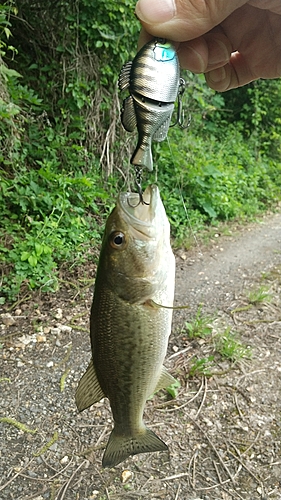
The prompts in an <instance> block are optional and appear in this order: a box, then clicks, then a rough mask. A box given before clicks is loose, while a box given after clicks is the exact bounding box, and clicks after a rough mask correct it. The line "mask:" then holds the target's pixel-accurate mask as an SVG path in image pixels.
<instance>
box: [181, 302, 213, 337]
mask: <svg viewBox="0 0 281 500" xmlns="http://www.w3.org/2000/svg"><path fill="white" fill-rule="evenodd" d="M211 321H212V318H211V317H210V316H204V315H203V314H202V306H199V307H198V310H197V313H196V315H195V317H194V318H193V319H192V321H190V322H186V323H185V326H184V329H185V330H186V332H187V334H188V337H189V338H190V339H194V338H196V337H200V338H204V337H206V336H208V335H211V333H212V326H211V324H210V322H211Z"/></svg>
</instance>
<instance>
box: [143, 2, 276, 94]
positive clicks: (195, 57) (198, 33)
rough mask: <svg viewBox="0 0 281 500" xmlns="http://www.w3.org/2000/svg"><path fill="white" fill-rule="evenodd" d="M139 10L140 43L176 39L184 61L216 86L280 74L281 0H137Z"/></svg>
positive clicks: (183, 64) (232, 85) (229, 86)
mask: <svg viewBox="0 0 281 500" xmlns="http://www.w3.org/2000/svg"><path fill="white" fill-rule="evenodd" d="M170 4H171V5H170ZM136 14H137V16H138V18H139V19H140V21H141V23H142V25H143V28H144V30H143V31H142V33H141V37H140V44H143V43H145V42H146V41H148V40H150V39H151V35H153V36H161V37H162V38H168V39H170V40H173V41H175V42H178V44H177V45H178V56H179V60H180V64H181V67H182V68H184V69H189V70H191V71H193V72H194V73H205V77H206V81H207V83H208V85H209V86H210V87H211V88H213V89H214V90H217V91H225V90H229V89H232V88H235V87H240V86H242V85H245V84H246V83H249V82H251V81H252V80H256V79H258V78H277V77H280V76H281V1H280V0H251V1H245V0H205V1H200V2H199V1H198V2H196V1H193V0H174V1H173V0H170V1H169V0H139V1H138V2H137V5H136Z"/></svg>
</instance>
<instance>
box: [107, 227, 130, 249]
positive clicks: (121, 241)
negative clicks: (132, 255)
mask: <svg viewBox="0 0 281 500" xmlns="http://www.w3.org/2000/svg"><path fill="white" fill-rule="evenodd" d="M126 243H127V242H126V238H125V234H124V233H122V232H121V231H114V233H111V235H110V245H111V246H112V248H116V249H117V250H123V248H124V247H125V246H126Z"/></svg>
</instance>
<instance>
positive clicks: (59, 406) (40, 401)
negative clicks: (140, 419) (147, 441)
mask: <svg viewBox="0 0 281 500" xmlns="http://www.w3.org/2000/svg"><path fill="white" fill-rule="evenodd" d="M84 272H85V270H83V273H84ZM86 272H87V277H89V278H92V277H93V276H94V273H95V266H94V265H93V266H92V267H91V268H90V269H87V270H86ZM64 278H65V281H67V280H68V277H67V276H64ZM83 278H84V274H83V276H82V274H81V276H77V279H76V281H75V283H73V282H71V281H70V280H69V281H68V282H67V283H66V284H65V285H64V287H63V288H61V289H60V291H59V292H57V293H56V294H45V295H40V294H38V293H37V294H34V296H33V297H32V298H29V299H28V300H24V297H22V299H23V300H22V301H19V302H18V303H17V304H16V305H15V306H14V307H13V308H12V309H9V308H8V307H6V308H5V307H3V308H2V311H1V321H2V330H1V332H0V335H1V339H0V356H1V373H0V388H1V399H0V405H1V407H0V412H1V413H0V442H1V447H0V472H1V474H0V498H1V499H5V500H6V499H7V500H12V499H16V500H29V499H35V500H47V499H48V500H49V499H50V500H63V499H64V500H94V499H96V500H107V499H110V500H114V499H120V500H121V499H132V500H133V499H139V498H144V499H154V498H155V499H167V500H170V499H171V500H183V499H187V500H200V499H201V500H231V499H235V500H236V499H243V500H258V499H259V500H266V499H267V500H271V499H275V500H281V299H280V292H281V214H280V213H277V214H270V215H267V216H265V217H264V218H262V219H261V220H260V221H259V222H258V223H255V224H250V225H249V226H247V227H244V228H242V229H241V228H240V229H239V228H235V227H232V228H231V230H229V231H228V235H227V236H223V235H221V234H220V233H219V232H217V233H215V232H214V236H213V238H212V240H211V241H210V242H209V243H208V245H207V246H206V247H205V246H204V247H203V246H200V245H199V246H196V247H195V248H194V249H192V250H191V251H189V252H184V251H178V252H177V281H176V305H178V304H188V305H189V308H188V309H185V310H181V311H176V312H175V313H174V323H173V331H172V334H171V338H170V344H169V350H168V353H167V362H166V366H167V367H168V368H169V371H170V372H171V373H172V374H173V375H174V376H175V377H176V378H178V379H179V380H180V382H181V388H180V389H179V393H178V395H177V397H176V398H175V399H172V398H171V396H170V395H169V394H167V392H165V391H160V392H159V393H158V394H156V395H155V396H154V397H153V398H152V399H151V400H149V401H148V403H147V406H146V410H145V420H146V422H147V424H148V427H150V428H152V429H154V430H155V431H156V433H157V434H158V435H159V437H161V438H162V439H163V440H164V441H165V442H166V443H167V444H168V446H169V455H168V454H167V453H154V454H143V455H138V456H135V457H132V458H130V459H128V460H127V461H126V462H124V463H122V464H120V465H119V466H117V467H115V468H113V469H105V470H103V469H102V468H101V457H102V454H103V450H104V446H105V444H106V442H107V438H108V436H109V433H110V431H111V429H112V417H111V412H110V407H109V404H108V401H107V400H103V401H102V402H100V403H98V404H96V405H94V406H93V407H91V408H90V409H89V410H86V411H85V412H83V413H81V414H78V412H77V410H76V407H75V403H74V393H75V389H76V387H77V382H78V380H79V379H80V377H81V375H82V374H83V372H84V370H85V368H86V367H87V364H88V361H89V359H90V355H91V354H90V343H89V336H88V319H89V310H90V306H91V300H92V291H93V290H92V287H86V288H85V286H84V284H85V282H84V281H83ZM250 292H251V294H250V295H249V293H250ZM200 304H201V305H200ZM198 307H199V309H198ZM198 311H199V312H198ZM200 311H201V312H200ZM196 315H197V316H196ZM196 317H197V320H195V319H194V318H196ZM196 321H197V326H198V330H200V331H201V333H202V331H203V330H204V332H205V334H206V336H205V337H203V338H202V337H196V336H195V337H194V338H193V339H190V337H189V335H188V327H187V326H186V323H188V324H189V325H193V327H194V325H195V323H196ZM223 338H230V339H234V341H235V351H234V354H233V355H232V358H231V357H230V358H229V357H226V356H225V354H222V353H221V352H220V351H221V348H220V346H219V343H218V339H223ZM240 343H241V344H240ZM228 354H229V353H228Z"/></svg>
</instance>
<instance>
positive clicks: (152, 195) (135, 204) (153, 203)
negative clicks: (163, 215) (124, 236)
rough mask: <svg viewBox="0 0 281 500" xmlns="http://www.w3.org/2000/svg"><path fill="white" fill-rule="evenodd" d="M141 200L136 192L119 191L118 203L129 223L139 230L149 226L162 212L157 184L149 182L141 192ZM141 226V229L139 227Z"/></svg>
mask: <svg viewBox="0 0 281 500" xmlns="http://www.w3.org/2000/svg"><path fill="white" fill-rule="evenodd" d="M143 201H144V203H142V201H141V200H140V196H139V194H138V193H120V195H119V200H118V204H119V206H120V208H121V209H122V211H123V214H124V215H125V217H126V218H127V219H129V223H130V224H132V225H133V226H134V227H135V229H137V230H138V231H140V232H145V228H149V227H151V226H152V225H153V224H154V222H155V219H156V217H158V216H159V213H160V212H162V210H161V207H162V202H161V198H160V193H159V189H158V186H156V185H155V184H150V185H149V186H147V188H146V190H145V191H144V193H143ZM141 228H143V230H142V229H141Z"/></svg>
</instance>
